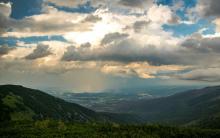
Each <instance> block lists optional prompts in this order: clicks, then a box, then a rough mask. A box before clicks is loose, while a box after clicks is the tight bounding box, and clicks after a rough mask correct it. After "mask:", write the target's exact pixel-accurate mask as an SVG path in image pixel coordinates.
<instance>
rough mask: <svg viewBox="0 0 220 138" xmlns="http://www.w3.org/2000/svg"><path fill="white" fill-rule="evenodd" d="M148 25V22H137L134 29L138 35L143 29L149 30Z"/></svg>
mask: <svg viewBox="0 0 220 138" xmlns="http://www.w3.org/2000/svg"><path fill="white" fill-rule="evenodd" d="M148 24H149V22H147V21H136V22H135V23H134V24H133V29H134V31H135V32H136V33H139V32H141V30H142V29H144V28H147V26H148Z"/></svg>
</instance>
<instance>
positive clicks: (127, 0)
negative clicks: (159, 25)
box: [118, 0, 151, 8]
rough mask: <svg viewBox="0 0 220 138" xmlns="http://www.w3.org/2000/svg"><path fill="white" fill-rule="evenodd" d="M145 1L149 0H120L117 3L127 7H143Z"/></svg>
mask: <svg viewBox="0 0 220 138" xmlns="http://www.w3.org/2000/svg"><path fill="white" fill-rule="evenodd" d="M147 1H151V0H135V1H134V0H120V1H119V2H118V3H119V4H121V5H123V6H127V7H139V8H140V7H143V6H144V5H145V4H146V2H147Z"/></svg>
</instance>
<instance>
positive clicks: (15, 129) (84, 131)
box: [0, 119, 220, 138]
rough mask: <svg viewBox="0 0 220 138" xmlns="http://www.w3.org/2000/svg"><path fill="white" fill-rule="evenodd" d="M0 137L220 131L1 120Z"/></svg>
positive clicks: (209, 135) (139, 136)
mask: <svg viewBox="0 0 220 138" xmlns="http://www.w3.org/2000/svg"><path fill="white" fill-rule="evenodd" d="M0 137H1V138H35V137H40V138H63V137H65V138H75V137H76V138H99V137H100V138H185V137H186V138H219V137H220V130H217V129H216V130H215V129H199V128H187V127H175V126H164V125H156V124H154V125H151V124H142V125H140V124H138V125H135V124H118V123H95V122H94V123H92V122H89V123H79V122H78V123H77V122H75V123H74V122H72V123H70V122H63V121H54V120H47V119H46V120H41V121H19V122H18V121H16V122H4V123H1V128H0Z"/></svg>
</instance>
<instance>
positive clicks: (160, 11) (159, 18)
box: [147, 5, 180, 24]
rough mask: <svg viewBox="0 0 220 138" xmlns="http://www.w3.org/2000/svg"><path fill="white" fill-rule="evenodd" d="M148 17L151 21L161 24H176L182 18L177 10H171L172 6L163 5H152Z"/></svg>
mask: <svg viewBox="0 0 220 138" xmlns="http://www.w3.org/2000/svg"><path fill="white" fill-rule="evenodd" d="M147 17H148V19H149V20H150V21H152V22H156V23H161V24H166V23H170V24H176V23H178V22H179V20H180V19H179V17H178V16H177V15H176V14H175V12H173V11H172V10H171V8H169V7H168V6H163V5H153V6H152V7H150V9H149V10H148V13H147Z"/></svg>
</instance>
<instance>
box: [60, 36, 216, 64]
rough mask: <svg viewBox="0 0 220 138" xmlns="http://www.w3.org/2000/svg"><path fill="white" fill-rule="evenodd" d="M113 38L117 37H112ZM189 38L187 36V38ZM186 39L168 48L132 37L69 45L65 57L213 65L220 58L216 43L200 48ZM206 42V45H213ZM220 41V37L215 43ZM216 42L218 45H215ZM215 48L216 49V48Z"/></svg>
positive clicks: (83, 59)
mask: <svg viewBox="0 0 220 138" xmlns="http://www.w3.org/2000/svg"><path fill="white" fill-rule="evenodd" d="M112 41H114V40H112ZM186 42H187V40H186ZM186 42H184V43H183V44H182V45H181V46H180V47H179V48H177V49H174V50H166V49H161V48H156V47H155V46H153V45H146V46H141V45H139V44H138V43H136V42H135V40H132V39H124V40H122V41H119V42H118V43H112V44H109V45H108V46H107V47H101V48H95V49H80V48H75V47H73V48H68V49H67V51H66V53H65V54H64V56H63V58H62V60H63V61H117V62H125V63H126V62H144V61H146V62H149V63H150V64H151V65H158V66H159V65H198V66H199V65H201V66H211V65H215V64H217V63H218V62H219V60H220V57H219V52H218V51H217V49H216V48H217V47H214V46H212V48H213V50H212V51H210V50H206V51H205V50H200V49H199V48H196V46H195V48H193V49H192V47H189V46H186ZM211 42H212V40H210V44H209V43H208V42H206V43H205V42H204V44H205V45H204V47H210V46H211ZM218 43H219V42H218V41H217V42H216V44H218ZM216 46H217V45H216ZM214 49H216V50H215V51H214Z"/></svg>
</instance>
